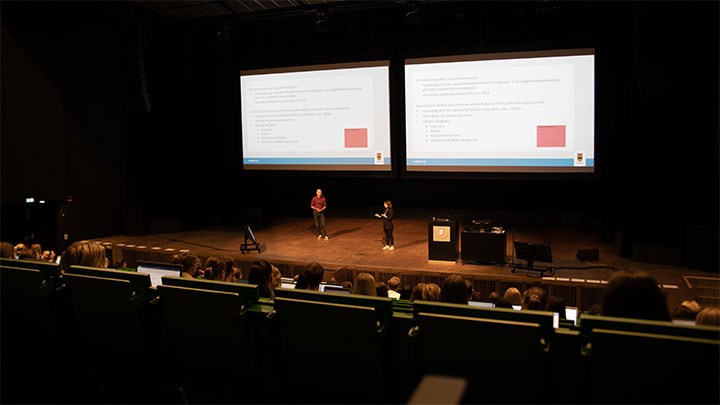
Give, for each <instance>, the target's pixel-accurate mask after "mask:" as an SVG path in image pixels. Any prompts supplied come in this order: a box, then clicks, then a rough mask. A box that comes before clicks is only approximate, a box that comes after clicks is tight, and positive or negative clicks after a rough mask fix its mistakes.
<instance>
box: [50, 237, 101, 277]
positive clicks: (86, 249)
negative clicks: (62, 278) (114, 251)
mask: <svg viewBox="0 0 720 405" xmlns="http://www.w3.org/2000/svg"><path fill="white" fill-rule="evenodd" d="M107 265H108V259H107V257H105V247H104V246H103V245H101V244H100V243H98V242H91V241H79V242H74V243H73V244H72V245H70V246H68V248H67V249H65V251H64V252H63V254H62V258H61V259H60V269H62V271H66V270H67V269H69V268H70V266H88V267H99V268H106V267H107Z"/></svg>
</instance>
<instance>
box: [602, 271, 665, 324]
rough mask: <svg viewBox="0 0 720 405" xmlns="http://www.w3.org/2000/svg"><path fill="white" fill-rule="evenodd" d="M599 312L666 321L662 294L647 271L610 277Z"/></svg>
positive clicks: (605, 314)
mask: <svg viewBox="0 0 720 405" xmlns="http://www.w3.org/2000/svg"><path fill="white" fill-rule="evenodd" d="M601 305H602V309H601V314H602V315H604V316H617V317H624V318H636V319H650V320H656V321H669V320H670V312H669V311H668V307H667V303H666V302H665V296H664V295H663V293H662V291H661V290H660V287H658V284H657V281H655V279H654V278H653V277H652V276H650V275H649V274H647V273H636V274H632V273H629V272H626V271H620V272H617V273H615V274H613V276H612V277H610V281H609V282H608V285H607V287H606V288H605V291H604V294H603V299H602V304H601Z"/></svg>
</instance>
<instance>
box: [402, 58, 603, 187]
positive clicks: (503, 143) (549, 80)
mask: <svg viewBox="0 0 720 405" xmlns="http://www.w3.org/2000/svg"><path fill="white" fill-rule="evenodd" d="M405 124H406V138H405V139H406V151H407V155H406V159H407V160H406V168H407V171H426V172H433V171H441V172H586V173H591V172H593V171H594V161H595V157H594V145H595V135H594V134H595V63H594V50H593V49H570V50H567V49H566V50H555V51H537V52H514V53H498V54H484V55H482V54H481V55H464V56H451V57H437V58H422V59H408V60H406V61H405Z"/></svg>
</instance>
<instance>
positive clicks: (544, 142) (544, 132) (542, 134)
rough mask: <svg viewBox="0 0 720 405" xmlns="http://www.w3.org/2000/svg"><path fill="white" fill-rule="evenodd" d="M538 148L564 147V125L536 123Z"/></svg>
mask: <svg viewBox="0 0 720 405" xmlns="http://www.w3.org/2000/svg"><path fill="white" fill-rule="evenodd" d="M537 146H538V148H549V147H564V146H565V125H538V127H537Z"/></svg>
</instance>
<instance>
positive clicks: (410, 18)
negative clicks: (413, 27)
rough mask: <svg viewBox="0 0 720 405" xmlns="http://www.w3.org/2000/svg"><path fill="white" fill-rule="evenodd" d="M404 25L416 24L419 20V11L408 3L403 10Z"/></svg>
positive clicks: (412, 4)
mask: <svg viewBox="0 0 720 405" xmlns="http://www.w3.org/2000/svg"><path fill="white" fill-rule="evenodd" d="M404 20H405V24H418V23H419V22H420V20H421V18H420V11H419V10H418V6H417V4H415V3H408V5H407V7H406V9H405V19H404Z"/></svg>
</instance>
